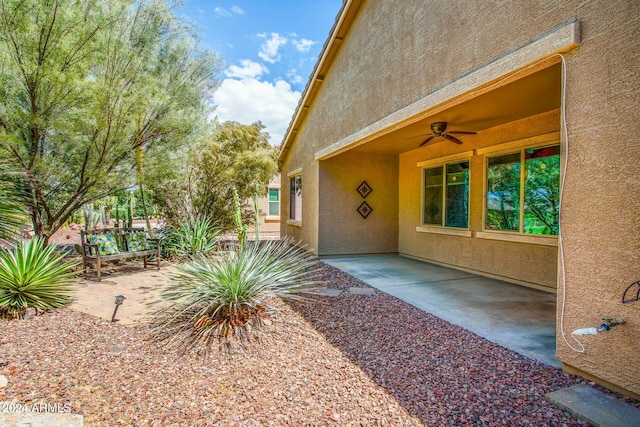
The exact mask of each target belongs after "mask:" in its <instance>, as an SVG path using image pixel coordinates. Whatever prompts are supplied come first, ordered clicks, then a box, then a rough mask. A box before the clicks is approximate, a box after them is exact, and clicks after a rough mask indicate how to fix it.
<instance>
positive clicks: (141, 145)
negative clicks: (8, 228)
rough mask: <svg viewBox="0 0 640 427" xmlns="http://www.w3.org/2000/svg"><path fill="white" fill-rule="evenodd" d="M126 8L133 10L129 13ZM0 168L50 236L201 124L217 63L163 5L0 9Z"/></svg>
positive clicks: (46, 3) (29, 0) (87, 2)
mask: <svg viewBox="0 0 640 427" xmlns="http://www.w3.org/2000/svg"><path fill="white" fill-rule="evenodd" d="M132 4H133V5H132ZM0 7H1V9H0V157H3V158H7V159H10V160H11V161H12V163H13V164H14V165H16V166H17V167H18V169H19V170H20V171H21V172H23V176H24V181H25V183H24V192H23V204H24V206H26V207H27V209H28V210H29V214H30V216H31V220H32V223H33V226H34V230H35V232H36V233H37V234H39V235H44V236H50V235H51V234H52V233H53V232H55V231H56V230H57V229H58V228H59V227H60V226H61V225H62V224H63V223H64V222H65V221H66V220H67V219H68V218H69V217H70V216H71V215H72V214H73V213H74V212H75V211H76V210H78V209H79V208H80V207H81V206H82V205H84V204H86V203H90V202H92V201H94V200H97V199H99V198H102V197H104V196H105V195H109V194H113V193H114V192H115V191H116V190H117V189H120V188H124V187H128V186H131V185H133V184H134V182H135V176H136V174H135V165H136V161H135V160H136V152H139V155H140V156H142V155H143V154H144V153H146V152H147V151H149V150H150V149H151V147H154V146H156V147H157V148H158V149H155V150H153V152H154V153H156V155H159V156H162V155H163V153H166V151H167V150H168V149H171V148H173V147H175V146H176V145H179V144H181V143H182V142H184V141H185V140H188V139H189V138H190V135H191V134H192V132H193V130H194V129H195V128H196V127H197V126H195V124H196V123H198V122H199V121H202V120H205V119H206V117H207V114H208V107H207V105H208V103H207V102H206V99H207V98H206V97H207V95H208V93H209V92H210V91H211V90H212V89H213V88H214V87H215V85H214V83H215V82H214V77H215V75H216V74H217V72H218V71H219V68H220V63H219V61H218V59H217V57H216V56H215V55H214V54H212V53H208V52H200V51H198V49H197V46H196V44H195V43H194V40H193V36H192V34H191V32H190V28H189V27H188V26H187V25H185V24H184V23H183V22H181V21H180V20H179V19H177V18H176V16H175V15H174V14H173V12H172V10H171V8H170V7H169V6H168V5H167V4H166V3H165V2H164V1H161V0H141V1H138V2H135V3H133V2H130V1H127V0H0Z"/></svg>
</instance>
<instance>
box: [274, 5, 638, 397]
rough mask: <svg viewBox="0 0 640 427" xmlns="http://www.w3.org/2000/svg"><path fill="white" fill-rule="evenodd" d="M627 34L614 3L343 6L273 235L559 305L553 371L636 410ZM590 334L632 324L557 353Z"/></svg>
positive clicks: (311, 91)
mask: <svg viewBox="0 0 640 427" xmlns="http://www.w3.org/2000/svg"><path fill="white" fill-rule="evenodd" d="M639 28H640V2H637V1H627V0H622V1H614V0H594V1H589V2H584V1H581V0H564V1H529V0H514V1H509V2H492V1H459V2H451V1H445V0H434V1H424V0H403V1H382V0H371V1H360V0H351V1H350V0H346V1H345V2H344V5H343V7H342V9H341V11H340V13H339V15H338V17H337V19H336V23H335V25H334V27H333V28H332V30H331V32H330V35H329V38H328V40H327V42H326V43H325V46H324V49H323V51H322V54H321V56H320V58H319V60H318V63H317V64H316V67H315V69H314V71H313V73H312V75H311V77H310V80H309V83H308V84H307V87H306V89H305V91H304V93H303V95H302V99H301V101H300V103H299V105H298V107H297V110H296V112H295V114H294V117H293V120H292V122H291V124H290V127H289V129H288V131H287V134H286V135H285V138H284V140H283V146H282V150H281V154H280V162H281V173H282V175H283V182H282V186H281V191H282V194H281V196H282V197H281V200H282V204H283V206H282V208H281V212H282V215H283V216H285V217H284V218H283V221H282V224H281V235H282V236H283V237H284V236H291V237H293V238H295V239H296V240H300V241H301V242H302V243H303V244H304V245H306V247H307V248H309V249H310V250H311V251H312V252H314V253H316V254H319V255H346V254H373V253H379V254H384V253H399V254H401V255H404V256H407V257H411V258H416V259H420V260H426V261H429V262H433V263H437V264H442V265H446V266H450V267H453V268H458V269H462V270H466V271H471V272H475V273H478V274H482V275H487V276H490V277H496V278H500V279H503V280H507V281H510V282H514V283H518V284H521V285H525V286H531V287H535V288H538V289H544V290H548V291H550V292H557V294H558V298H557V300H558V307H557V311H558V319H560V318H561V316H562V315H564V316H563V317H562V320H563V322H564V323H563V324H562V326H563V330H561V327H560V326H561V322H560V321H559V322H558V333H557V357H558V359H559V360H560V361H562V362H563V364H564V367H565V369H566V370H567V371H571V372H576V373H579V374H581V375H583V376H585V377H588V378H593V379H595V380H597V381H599V382H601V383H603V384H605V385H608V386H609V387H611V388H614V389H618V390H621V391H623V392H625V393H627V394H630V395H633V396H635V397H636V398H637V397H638V396H639V395H640V373H639V370H638V363H637V358H638V355H639V354H640V340H638V338H637V337H638V336H639V335H640V302H635V303H628V304H623V303H622V296H623V293H624V291H625V288H627V286H629V285H630V284H631V283H633V282H635V281H637V280H640V216H639V215H638V212H640V197H639V194H640V173H639V172H640V166H639V165H640V125H639V123H640V105H639V100H640V91H639V86H638V82H639V79H638V77H639V74H638V73H639V70H640V37H639V33H638V29H639ZM438 122H446V123H447V128H446V131H467V132H476V134H461V133H455V132H452V133H451V134H445V136H449V138H448V139H447V138H445V137H442V136H436V137H435V138H432V139H430V140H429V141H427V139H428V138H429V136H430V135H432V132H435V134H436V135H442V132H443V130H444V129H443V128H444V125H442V124H437V123H438ZM434 123H436V124H434ZM432 124H434V125H433V128H432ZM451 137H453V138H451ZM456 138H457V139H458V141H456ZM423 142H426V143H425V144H424V145H423V146H420V145H421V144H422V143H423ZM458 142H461V143H458ZM561 183H564V187H563V195H562V200H560V197H559V191H560V186H561ZM367 187H368V188H367ZM365 203H366V204H365ZM560 205H561V207H562V211H561V216H560V210H559V206H560ZM560 218H561V220H560ZM560 225H561V228H560V227H559V226H560ZM559 230H561V232H562V241H560V239H559V236H558V233H559ZM634 296H635V292H634ZM603 317H612V318H615V319H626V321H627V322H626V324H625V325H623V326H620V327H618V328H616V329H615V330H614V331H612V332H609V333H607V334H598V335H597V336H594V337H583V338H582V339H581V341H582V342H584V343H585V345H586V346H587V350H586V351H585V352H583V353H582V352H577V351H574V350H572V349H571V348H570V347H569V346H568V345H567V343H566V342H565V340H564V339H563V337H562V335H563V332H564V334H566V336H567V339H568V341H569V342H570V343H571V345H572V346H573V347H578V345H577V344H576V343H575V342H574V341H572V340H571V337H570V333H571V331H573V330H575V329H578V328H583V327H586V326H597V325H599V324H600V323H602V320H601V319H602V318H603Z"/></svg>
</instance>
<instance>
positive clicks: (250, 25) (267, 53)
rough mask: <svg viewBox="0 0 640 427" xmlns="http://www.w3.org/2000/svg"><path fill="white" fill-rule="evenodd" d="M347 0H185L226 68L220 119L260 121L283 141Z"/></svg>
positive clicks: (218, 99) (186, 12)
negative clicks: (326, 41) (343, 0)
mask: <svg viewBox="0 0 640 427" xmlns="http://www.w3.org/2000/svg"><path fill="white" fill-rule="evenodd" d="M341 6H342V0H288V1H287V0H235V1H224V0H221V1H216V0H184V4H183V6H182V7H181V8H179V9H177V10H176V13H177V14H178V15H183V16H186V17H187V18H188V19H189V20H191V21H192V22H194V24H195V25H196V27H197V28H198V30H199V32H200V34H201V40H200V43H201V47H203V48H207V49H210V50H213V51H215V52H216V53H217V54H218V55H219V56H220V57H221V58H222V59H223V60H224V62H225V64H226V68H225V70H224V72H223V73H221V74H220V75H219V79H220V81H221V85H220V88H219V89H218V90H217V91H216V93H215V95H214V97H213V101H214V103H215V104H216V111H215V115H217V116H218V118H219V119H220V121H226V120H235V121H238V122H240V123H243V124H250V123H253V122H255V121H258V120H260V121H261V122H262V123H263V124H264V125H265V126H266V129H265V130H266V131H267V132H269V134H270V135H271V140H270V141H271V143H272V144H280V142H281V141H282V137H283V136H284V133H285V132H286V129H287V126H288V125H289V121H290V120H291V117H292V115H293V112H294V110H295V107H296V105H297V104H298V100H299V99H300V95H301V93H302V91H303V90H304V87H305V85H306V83H307V80H308V79H309V75H310V74H311V71H312V70H313V66H314V65H315V63H316V61H317V58H318V55H319V54H320V52H321V50H322V46H323V44H324V42H325V40H326V39H327V36H328V34H329V30H330V29H331V27H332V26H333V23H334V21H335V18H336V15H337V14H338V11H339V10H340V7H341Z"/></svg>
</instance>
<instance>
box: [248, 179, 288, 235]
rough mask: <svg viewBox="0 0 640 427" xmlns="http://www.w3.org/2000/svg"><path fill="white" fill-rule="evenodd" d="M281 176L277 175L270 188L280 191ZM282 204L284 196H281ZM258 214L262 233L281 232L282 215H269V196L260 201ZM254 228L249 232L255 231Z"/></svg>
mask: <svg viewBox="0 0 640 427" xmlns="http://www.w3.org/2000/svg"><path fill="white" fill-rule="evenodd" d="M280 187H281V183H280V174H276V175H275V176H274V177H273V178H272V179H271V180H270V181H269V185H268V188H277V189H280ZM280 199H281V200H280V202H281V203H282V194H281V195H280ZM258 210H259V211H258V212H259V216H258V218H259V221H260V231H261V232H265V233H279V232H280V215H279V214H278V215H269V194H268V193H267V195H266V196H263V197H260V198H259V199H258ZM253 230H254V227H250V230H249V231H253Z"/></svg>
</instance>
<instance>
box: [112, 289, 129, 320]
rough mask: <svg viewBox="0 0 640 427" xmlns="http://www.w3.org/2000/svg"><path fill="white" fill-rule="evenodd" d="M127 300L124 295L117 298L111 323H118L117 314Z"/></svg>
mask: <svg viewBox="0 0 640 427" xmlns="http://www.w3.org/2000/svg"><path fill="white" fill-rule="evenodd" d="M126 299H127V298H126V297H125V296H124V295H118V296H116V308H115V309H114V310H113V315H112V316H111V323H113V322H117V319H116V313H117V312H118V307H120V306H121V305H122V303H123V302H124V300H126Z"/></svg>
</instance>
